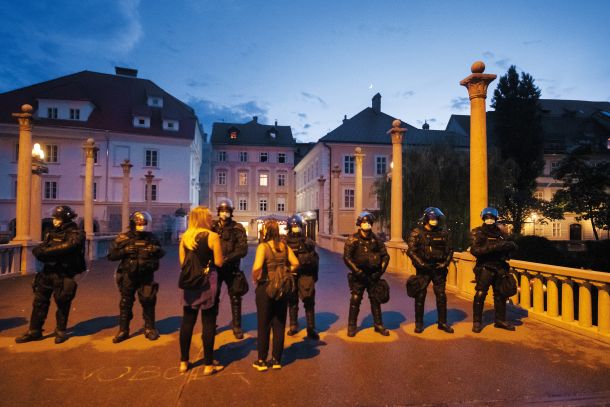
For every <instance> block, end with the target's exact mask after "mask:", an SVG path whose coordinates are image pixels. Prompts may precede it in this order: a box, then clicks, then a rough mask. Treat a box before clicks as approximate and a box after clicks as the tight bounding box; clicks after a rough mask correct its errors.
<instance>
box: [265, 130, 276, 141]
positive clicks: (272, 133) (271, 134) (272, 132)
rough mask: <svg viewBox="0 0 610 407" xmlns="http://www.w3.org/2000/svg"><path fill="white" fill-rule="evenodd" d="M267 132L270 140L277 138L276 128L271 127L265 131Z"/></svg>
mask: <svg viewBox="0 0 610 407" xmlns="http://www.w3.org/2000/svg"><path fill="white" fill-rule="evenodd" d="M267 134H269V138H270V139H271V140H275V139H277V129H271V130H269V131H268V132H267Z"/></svg>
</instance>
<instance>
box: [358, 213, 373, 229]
mask: <svg viewBox="0 0 610 407" xmlns="http://www.w3.org/2000/svg"><path fill="white" fill-rule="evenodd" d="M362 222H368V223H370V224H371V225H372V224H373V222H375V216H373V214H372V213H370V212H367V211H363V212H360V214H359V215H358V218H357V219H356V226H360V224H361V223H362Z"/></svg>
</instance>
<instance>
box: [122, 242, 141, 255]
mask: <svg viewBox="0 0 610 407" xmlns="http://www.w3.org/2000/svg"><path fill="white" fill-rule="evenodd" d="M123 250H124V251H125V254H135V253H137V252H138V248H137V247H136V246H135V245H133V244H128V245H127V246H125V247H124V248H123Z"/></svg>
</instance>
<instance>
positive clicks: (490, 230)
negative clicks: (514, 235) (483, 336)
mask: <svg viewBox="0 0 610 407" xmlns="http://www.w3.org/2000/svg"><path fill="white" fill-rule="evenodd" d="M481 219H482V220H483V225H482V226H479V227H477V228H474V229H473V230H472V232H471V239H472V245H471V247H470V253H471V254H472V255H473V256H475V257H476V258H477V263H476V265H475V268H474V273H475V277H476V286H475V290H476V293H475V295H474V302H473V306H472V308H473V318H472V319H473V324H472V332H475V333H479V332H481V330H482V329H483V325H482V318H483V305H484V302H485V297H486V296H487V291H488V290H489V286H492V287H493V292H494V309H495V323H494V326H495V327H496V328H501V329H506V330H508V331H514V330H515V327H514V326H513V325H512V324H510V323H508V322H506V300H507V299H508V297H507V296H506V295H505V294H504V293H502V292H501V290H499V289H498V284H497V283H498V282H499V280H500V279H501V278H502V277H504V275H505V274H506V273H508V272H509V266H508V259H509V255H510V252H511V251H513V250H515V249H516V248H517V245H516V244H515V243H514V242H512V241H510V240H508V234H507V233H506V232H505V231H504V230H502V229H501V228H500V227H499V226H498V210H497V209H495V208H485V209H483V210H482V211H481Z"/></svg>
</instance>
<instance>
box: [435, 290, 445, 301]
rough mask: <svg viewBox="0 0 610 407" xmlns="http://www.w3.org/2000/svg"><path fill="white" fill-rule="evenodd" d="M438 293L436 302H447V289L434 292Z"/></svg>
mask: <svg viewBox="0 0 610 407" xmlns="http://www.w3.org/2000/svg"><path fill="white" fill-rule="evenodd" d="M434 293H435V294H436V303H437V304H447V294H445V291H440V292H436V291H435V292H434Z"/></svg>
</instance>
